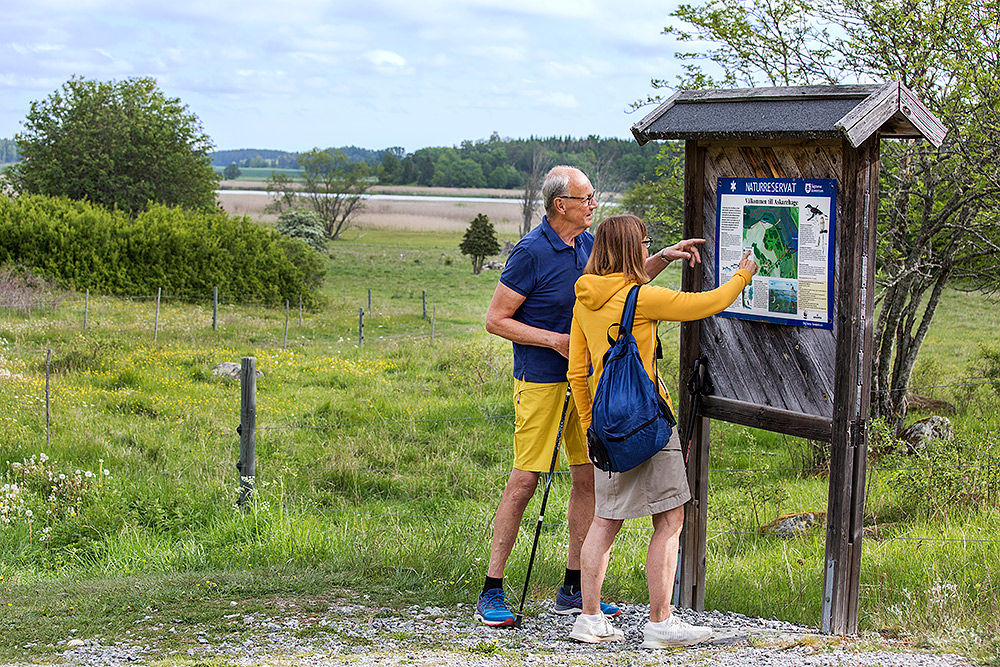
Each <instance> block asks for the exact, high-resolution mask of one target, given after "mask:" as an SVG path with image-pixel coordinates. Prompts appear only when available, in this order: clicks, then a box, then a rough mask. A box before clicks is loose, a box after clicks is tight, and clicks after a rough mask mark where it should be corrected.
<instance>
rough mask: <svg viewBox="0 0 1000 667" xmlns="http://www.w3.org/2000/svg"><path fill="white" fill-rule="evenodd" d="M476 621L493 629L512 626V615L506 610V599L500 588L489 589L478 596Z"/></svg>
mask: <svg viewBox="0 0 1000 667" xmlns="http://www.w3.org/2000/svg"><path fill="white" fill-rule="evenodd" d="M476 620H477V621H481V622H482V623H485V624H486V625H490V626H493V627H495V628H498V627H503V626H506V625H514V614H512V613H510V609H507V597H506V596H505V595H504V593H503V589H502V588H491V589H490V590H488V591H486V592H485V593H482V594H480V596H479V600H478V601H477V602H476Z"/></svg>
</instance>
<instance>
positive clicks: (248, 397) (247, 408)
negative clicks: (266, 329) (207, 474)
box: [236, 357, 257, 510]
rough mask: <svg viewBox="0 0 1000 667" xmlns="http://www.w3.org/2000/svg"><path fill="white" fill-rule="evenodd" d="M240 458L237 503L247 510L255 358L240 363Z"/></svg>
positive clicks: (253, 470)
mask: <svg viewBox="0 0 1000 667" xmlns="http://www.w3.org/2000/svg"><path fill="white" fill-rule="evenodd" d="M236 432H237V433H238V434H239V436H240V460H239V461H238V462H237V463H236V469H237V470H238V471H239V473H240V497H239V500H238V501H237V504H238V505H239V506H240V507H243V508H244V510H248V509H249V508H248V507H247V501H248V500H252V499H253V495H254V486H255V482H256V474H257V461H256V454H255V449H256V432H257V358H256V357H243V361H242V362H241V364H240V426H239V428H237V429H236Z"/></svg>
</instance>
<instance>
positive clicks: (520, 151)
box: [0, 134, 660, 192]
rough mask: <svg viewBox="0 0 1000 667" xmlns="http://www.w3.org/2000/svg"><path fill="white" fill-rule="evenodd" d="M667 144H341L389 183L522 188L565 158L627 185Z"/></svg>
mask: <svg viewBox="0 0 1000 667" xmlns="http://www.w3.org/2000/svg"><path fill="white" fill-rule="evenodd" d="M659 148H660V147H659V146H658V145H654V144H646V145H645V146H639V145H638V144H637V143H635V142H634V141H631V140H627V139H617V138H602V137H597V136H593V135H591V136H589V137H586V138H580V139H574V138H572V137H548V138H538V137H530V138H528V139H502V138H500V137H499V136H498V135H497V134H494V135H493V136H491V137H490V138H489V139H480V140H478V141H463V142H462V143H461V144H460V145H458V146H451V147H445V146H442V147H432V148H421V149H420V150H417V151H414V152H412V153H407V152H406V151H405V150H404V149H403V148H401V147H399V146H394V147H391V148H385V149H382V150H371V149H367V148H358V147H357V146H344V147H341V148H336V149H335V150H339V151H341V152H343V153H344V155H346V156H347V159H348V160H350V161H351V162H364V163H365V164H367V165H368V166H369V167H371V168H372V173H373V174H376V175H377V176H378V180H379V183H384V184H387V185H427V186H444V187H465V188H521V187H522V186H523V185H524V181H525V178H527V177H528V176H529V175H530V174H531V173H532V172H533V171H534V172H535V174H536V176H538V175H539V174H540V173H544V171H545V170H547V169H548V168H549V167H552V166H555V165H557V164H569V165H573V166H575V167H580V168H581V169H583V170H584V171H585V172H587V175H588V176H590V179H591V181H593V183H594V185H595V187H597V189H599V190H602V191H607V192H623V191H625V190H626V189H628V188H630V187H631V186H633V185H635V184H636V183H639V182H641V181H651V180H654V179H655V170H656V156H657V153H658V152H659ZM209 155H210V157H211V159H212V165H213V166H216V167H228V166H229V165H230V164H233V163H235V164H236V166H238V167H244V168H245V167H257V168H272V169H296V168H298V166H299V163H298V154H297V153H290V152H288V151H281V150H271V149H260V148H240V149H236V150H224V151H215V152H214V153H210V154H209ZM17 160H18V156H17V145H16V144H15V143H14V140H12V139H0V164H4V163H12V162H17Z"/></svg>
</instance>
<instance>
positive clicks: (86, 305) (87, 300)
mask: <svg viewBox="0 0 1000 667" xmlns="http://www.w3.org/2000/svg"><path fill="white" fill-rule="evenodd" d="M89 309H90V288H89V287H88V288H87V293H86V295H84V297H83V331H84V333H86V331H87V311H88V310H89Z"/></svg>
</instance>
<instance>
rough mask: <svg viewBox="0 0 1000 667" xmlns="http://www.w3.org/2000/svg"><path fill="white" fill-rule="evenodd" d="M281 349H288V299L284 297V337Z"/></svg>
mask: <svg viewBox="0 0 1000 667" xmlns="http://www.w3.org/2000/svg"><path fill="white" fill-rule="evenodd" d="M281 349H282V350H286V349H288V299H285V339H284V340H283V341H282V342H281Z"/></svg>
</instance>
